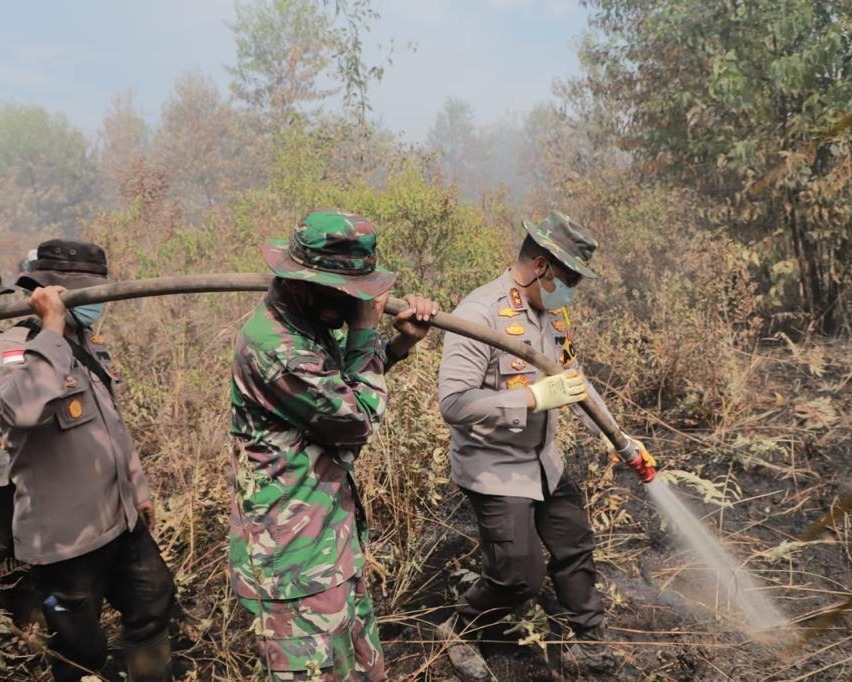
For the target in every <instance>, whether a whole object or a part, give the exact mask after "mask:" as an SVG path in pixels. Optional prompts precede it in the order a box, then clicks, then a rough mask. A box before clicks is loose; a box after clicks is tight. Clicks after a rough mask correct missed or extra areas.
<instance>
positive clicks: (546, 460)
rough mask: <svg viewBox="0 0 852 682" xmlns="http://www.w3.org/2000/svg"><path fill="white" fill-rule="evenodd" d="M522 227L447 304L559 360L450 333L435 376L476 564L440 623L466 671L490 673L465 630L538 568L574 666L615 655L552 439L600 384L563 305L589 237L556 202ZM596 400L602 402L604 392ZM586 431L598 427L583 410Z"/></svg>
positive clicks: (533, 577)
mask: <svg viewBox="0 0 852 682" xmlns="http://www.w3.org/2000/svg"><path fill="white" fill-rule="evenodd" d="M523 225H524V228H525V229H526V231H527V234H526V237H525V240H524V242H523V245H522V247H521V251H520V254H519V256H518V259H517V260H516V262H515V264H514V265H513V266H512V267H511V268H509V269H508V270H507V271H506V272H504V273H503V274H502V275H501V276H500V277H498V278H497V279H495V280H494V281H492V282H490V283H488V284H485V285H484V286H482V287H480V288H479V289H476V290H475V291H473V292H472V293H471V294H469V295H468V296H467V297H466V298H465V299H464V300H463V301H462V302H461V303H460V304H459V305H458V307H457V308H456V310H455V312H454V314H456V315H458V316H460V317H462V318H464V319H467V320H471V321H473V322H478V323H480V324H483V325H485V326H487V327H490V328H491V329H494V330H495V331H497V332H498V333H501V334H507V335H508V336H510V337H513V338H516V339H519V340H521V341H524V342H525V343H527V344H529V345H531V346H532V347H533V348H535V349H536V350H537V351H539V352H541V353H543V354H544V355H546V356H548V357H550V358H553V359H555V360H560V361H561V362H562V364H563V366H565V367H568V368H569V369H567V370H566V372H564V373H563V374H561V375H557V376H552V377H544V378H542V377H541V376H540V373H539V372H538V371H537V370H536V368H535V367H533V366H532V365H530V364H528V363H527V362H525V361H524V360H522V359H520V358H516V357H514V356H512V355H510V354H509V353H505V352H503V351H500V350H497V349H495V348H492V347H490V346H488V345H486V344H484V343H481V342H479V341H474V340H471V339H468V338H465V337H462V336H459V335H457V334H447V335H446V338H445V341H444V351H443V356H442V359H441V367H440V372H439V379H438V387H439V400H440V409H441V414H442V416H443V417H444V419H445V421H446V422H447V423H448V424H449V425H450V432H451V445H450V461H451V467H452V478H453V481H455V482H456V483H457V484H458V485H459V486H460V487H461V489H462V491H463V492H464V493H465V495H466V496H467V497H468V499H469V500H470V502H471V504H472V506H473V509H474V511H475V512H476V516H477V522H478V527H479V538H480V546H481V552H482V574H481V576H480V578H479V580H478V581H477V582H476V583H474V584H473V585H472V586H471V587H470V588H469V589H468V590H467V591H466V592H465V593H464V594H463V595H462V597H461V599H460V600H459V602H458V603H457V604H456V608H455V613H454V614H453V615H452V616H451V617H450V618H449V620H447V621H446V622H445V623H442V624H441V625H440V626H439V628H438V634H439V637H440V638H441V639H443V640H445V641H446V642H447V644H448V647H449V651H448V653H449V656H450V660H451V662H452V663H453V665H454V666H455V668H456V670H457V672H458V673H459V674H460V675H461V676H462V677H463V678H464V679H468V680H487V679H490V678H491V674H490V672H489V671H488V668H487V666H486V664H485V661H484V659H483V658H482V656H481V654H480V653H479V651H478V649H477V648H476V647H475V646H474V645H473V644H471V643H469V642H468V641H466V639H465V638H466V637H468V636H469V635H470V633H471V632H472V631H473V630H475V629H476V628H478V627H480V626H482V625H483V624H487V623H489V622H493V621H495V620H498V619H500V618H501V617H503V616H506V615H508V614H509V613H511V612H512V611H513V610H514V609H515V608H516V607H518V606H520V605H521V604H523V603H524V602H525V601H526V600H527V599H530V598H532V597H535V596H536V595H537V594H538V592H539V590H540V589H541V587H542V583H543V580H544V576H545V564H544V560H543V557H542V550H541V542H543V543H544V545H545V546H546V547H547V549H548V551H549V553H550V561H549V562H548V564H547V572H548V574H549V575H550V577H551V579H552V580H553V585H554V589H555V591H556V596H557V598H558V599H559V602H560V604H561V605H562V606H563V607H564V609H565V617H566V619H567V621H568V624H569V626H570V627H571V629H572V630H573V634H574V636H575V637H576V642H577V643H576V644H574V645H572V646H570V647H567V648H566V650H565V651H564V655H563V662H564V663H565V665H567V666H570V667H571V668H576V667H577V665H576V664H579V666H581V667H585V668H592V669H598V670H606V669H609V668H611V667H612V665H613V663H614V661H613V659H612V658H611V655H610V654H609V652H608V651H607V650H606V649H605V648H604V647H603V646H600V645H597V646H596V645H595V644H594V643H596V642H599V641H600V640H602V639H603V635H604V633H603V620H604V608H603V604H602V602H601V598H600V595H599V594H598V591H597V589H596V588H595V577H596V572H595V564H594V560H593V557H592V552H593V550H594V547H595V539H594V536H593V534H592V530H591V528H590V526H589V520H588V516H587V514H586V510H585V505H584V498H583V495H582V493H581V492H580V490H579V488H578V487H577V485H576V484H575V483H574V482H573V481H571V480H570V479H569V478H568V477H567V476H566V474H565V471H564V463H563V461H562V458H561V456H560V453H559V451H558V450H557V448H556V444H555V435H556V427H557V422H558V417H559V410H558V408H560V407H563V406H566V405H574V408H575V409H576V408H577V406H576V403H578V402H579V401H581V400H583V399H586V398H590V399H592V400H596V401H600V396H599V395H598V394H597V392H596V391H595V390H594V388H593V387H592V386H591V385H589V384H588V383H587V382H586V381H585V379H584V377H583V376H582V373H581V372H580V371H579V368H577V366H576V362H575V358H574V351H573V346H572V344H571V341H570V337H569V330H568V317H567V312H566V310H567V305H568V304H569V303H570V302H571V300H572V298H573V294H574V289H575V287H576V286H577V285H578V284H579V283H580V281H581V280H582V279H584V278H589V279H594V278H596V277H597V276H598V275H597V274H596V273H595V272H594V271H593V270H591V269H590V268H589V260H590V258H591V256H592V253H593V252H594V250H595V248H596V247H597V243H596V242H595V240H594V239H592V237H591V236H590V235H589V234H588V232H587V231H586V230H585V229H584V228H583V227H582V226H581V225H580V224H578V223H577V222H575V221H573V220H571V219H569V218H568V217H567V216H565V215H563V214H562V213H559V212H556V211H553V212H551V213H550V214H549V215H548V216H547V218H546V219H545V220H544V221H543V222H542V223H541V224H539V225H532V224H530V223H528V222H527V221H523ZM601 404H602V403H601ZM587 426H588V427H589V428H591V429H592V430H593V432H594V433H596V434H599V433H600V431H599V429H597V427H595V426H594V424H593V423H592V422H590V421H588V422H587Z"/></svg>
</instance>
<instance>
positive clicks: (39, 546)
mask: <svg viewBox="0 0 852 682" xmlns="http://www.w3.org/2000/svg"><path fill="white" fill-rule="evenodd" d="M106 275H107V266H106V255H105V254H104V251H103V249H101V248H100V247H99V246H96V245H95V244H91V243H87V242H81V241H74V240H64V239H54V240H50V241H47V242H44V243H42V244H40V245H39V247H38V250H37V259H36V261H35V263H34V264H33V267H32V270H31V271H30V272H28V273H25V274H23V275H21V276H20V277H19V278H18V280H17V284H18V286H20V287H23V288H25V289H27V290H29V291H31V292H32V294H31V296H30V299H29V300H30V305H31V306H32V307H33V309H34V310H35V311H36V313H37V315H38V317H31V318H27V319H26V320H24V321H23V322H21V323H19V324H18V325H16V326H14V327H12V328H11V329H9V330H8V331H6V332H5V333H3V334H2V335H0V351H2V362H3V365H2V368H0V430H3V431H4V432H5V433H6V435H7V448H8V451H9V455H10V464H11V466H10V478H11V481H12V483H13V484H14V486H15V492H14V517H13V526H12V527H13V534H14V547H15V556H16V558H17V559H19V560H21V561H25V562H27V563H29V564H32V565H33V572H34V577H35V581H36V584H37V588H38V590H39V593H40V596H41V597H42V598H43V600H44V601H43V604H44V617H45V620H46V621H47V625H48V629H49V631H50V632H51V633H53V634H52V637H51V641H50V647H51V649H52V650H53V651H55V652H56V653H57V654H58V656H56V657H51V668H52V671H53V675H54V678H55V679H56V680H59V681H61V682H65V681H66V680H79V679H80V678H81V677H82V676H83V675H84V674H86V672H85V671H96V670H98V668H100V667H101V666H102V665H103V664H104V662H105V659H106V639H105V637H104V633H103V631H102V630H101V628H100V623H99V620H100V614H101V608H102V606H103V601H104V599H106V600H107V601H109V603H110V604H112V605H113V606H114V607H115V608H116V609H117V610H118V611H119V612H120V614H121V621H122V626H123V633H122V649H123V651H124V658H125V662H126V665H127V669H128V672H129V674H130V679H131V680H133V682H140V681H143V680H144V681H146V682H147V681H154V680H156V681H158V682H159V681H161V680H167V679H171V672H170V659H171V652H170V647H169V638H168V623H169V619H170V612H171V608H172V603H173V598H174V583H173V581H172V577H171V573H170V571H169V569H168V567H167V566H166V564H165V563H164V561H163V559H162V557H161V556H160V552H159V549H158V548H157V545H156V543H155V542H154V540H153V538H152V537H151V534H150V531H151V530H152V527H153V522H154V514H153V505H152V503H151V497H150V490H149V487H148V482H147V481H146V479H145V474H144V473H143V471H142V466H141V462H140V460H139V456H138V454H137V452H136V449H135V447H134V445H133V442H132V441H131V438H130V434H129V432H128V430H127V427H126V426H125V424H124V420H123V419H122V417H121V413H120V410H119V407H118V403H117V402H116V394H117V393H118V391H119V383H120V382H119V381H118V379H117V377H116V375H115V373H114V371H113V368H112V364H111V362H110V357H109V353H108V352H107V350H106V348H105V347H104V345H103V340H102V339H101V338H100V337H99V335H97V334H95V333H94V332H93V331H92V325H93V324H94V322H95V321H96V320H97V319H98V317H99V316H100V314H101V312H102V308H103V304H96V305H86V306H79V307H75V308H73V309H70V310H68V309H66V308H65V305H64V304H63V303H62V300H61V299H60V294H61V293H62V292H63V291H64V290H65V289H75V288H81V287H86V286H92V285H96V284H103V283H106V282H107V281H108V280H107V279H106Z"/></svg>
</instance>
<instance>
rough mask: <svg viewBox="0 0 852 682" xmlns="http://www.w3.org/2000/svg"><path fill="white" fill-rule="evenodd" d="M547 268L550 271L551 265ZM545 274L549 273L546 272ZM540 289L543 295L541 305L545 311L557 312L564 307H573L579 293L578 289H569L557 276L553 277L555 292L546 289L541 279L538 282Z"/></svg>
mask: <svg viewBox="0 0 852 682" xmlns="http://www.w3.org/2000/svg"><path fill="white" fill-rule="evenodd" d="M547 268H548V270H549V269H550V264H548V266H547ZM545 272H547V271H546V270H545ZM538 289H539V292H540V293H541V305H542V307H543V308H544V309H545V310H557V309H558V308H562V307H563V306H567V305H571V301H573V300H574V294H575V293H576V291H577V288H576V287H569V286H568V285H567V284H565V282H563V281H562V280H561V279H559V278H558V277H556V276H554V277H553V291H548V290H547V289H545V288H544V287H543V286H542V284H541V279H539V280H538Z"/></svg>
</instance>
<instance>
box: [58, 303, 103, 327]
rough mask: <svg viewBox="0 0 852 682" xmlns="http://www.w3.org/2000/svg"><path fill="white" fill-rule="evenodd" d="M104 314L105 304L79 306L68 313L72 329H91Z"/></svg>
mask: <svg viewBox="0 0 852 682" xmlns="http://www.w3.org/2000/svg"><path fill="white" fill-rule="evenodd" d="M103 314H104V304H103V303H89V304H88V305H78V306H75V307H74V308H71V309H70V310H69V311H68V315H67V317H68V323H69V324H70V325H71V326H72V327H78V326H79V327H91V326H92V325H93V324H94V323H95V322H97V321H98V320H99V319H100V317H101V315H103Z"/></svg>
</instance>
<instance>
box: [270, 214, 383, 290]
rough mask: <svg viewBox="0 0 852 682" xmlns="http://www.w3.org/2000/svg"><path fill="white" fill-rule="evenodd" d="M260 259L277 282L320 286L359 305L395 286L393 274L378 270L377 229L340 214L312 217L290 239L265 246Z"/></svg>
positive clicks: (299, 224) (301, 222)
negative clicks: (288, 280) (347, 295)
mask: <svg viewBox="0 0 852 682" xmlns="http://www.w3.org/2000/svg"><path fill="white" fill-rule="evenodd" d="M263 259H264V260H265V261H266V264H267V265H268V266H269V267H270V269H271V270H272V271H273V272H274V273H275V275H276V277H282V278H284V279H298V280H303V281H306V282H314V283H316V284H322V285H323V286H327V287H332V288H334V289H338V290H339V291H342V292H344V293H346V294H349V295H350V296H354V297H355V298H360V299H363V300H370V299H373V298H375V297H376V296H379V295H380V294H383V293H384V292H385V291H387V290H388V289H390V288H391V286H393V283H394V281H396V274H395V273H393V272H388V271H387V270H384V269H382V268H379V267H378V266H377V265H376V226H375V225H373V224H372V223H371V222H369V221H367V220H366V219H365V218H363V217H362V216H360V215H357V214H354V213H346V212H344V211H335V210H326V209H322V210H315V211H311V212H310V213H308V214H307V215H306V216H305V217H304V218H302V219H301V220H300V221H299V223H298V224H297V225H296V229H295V230H294V232H293V238H292V239H290V240H286V239H273V240H270V241H268V242H266V244H264V246H263Z"/></svg>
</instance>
